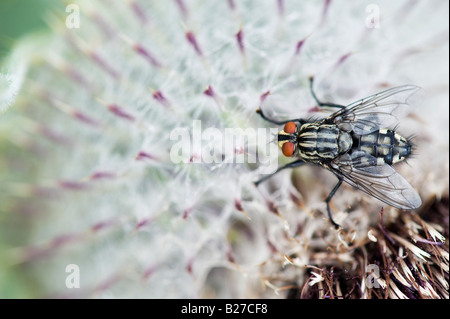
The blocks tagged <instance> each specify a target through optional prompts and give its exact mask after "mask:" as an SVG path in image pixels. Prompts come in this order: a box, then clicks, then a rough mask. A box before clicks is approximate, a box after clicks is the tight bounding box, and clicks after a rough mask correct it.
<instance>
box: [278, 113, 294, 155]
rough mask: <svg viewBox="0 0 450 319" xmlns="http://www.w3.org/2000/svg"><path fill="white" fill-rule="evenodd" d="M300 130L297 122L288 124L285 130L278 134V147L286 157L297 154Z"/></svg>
mask: <svg viewBox="0 0 450 319" xmlns="http://www.w3.org/2000/svg"><path fill="white" fill-rule="evenodd" d="M298 129H299V127H298V125H297V124H296V123H295V122H287V123H286V124H285V125H284V128H283V130H281V131H280V132H278V146H279V147H280V149H281V151H282V152H283V155H284V156H286V157H291V156H292V155H294V154H295V152H296V148H297V133H298Z"/></svg>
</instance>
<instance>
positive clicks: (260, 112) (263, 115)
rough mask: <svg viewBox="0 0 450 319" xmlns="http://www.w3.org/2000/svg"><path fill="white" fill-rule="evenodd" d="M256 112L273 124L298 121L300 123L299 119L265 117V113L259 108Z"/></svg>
mask: <svg viewBox="0 0 450 319" xmlns="http://www.w3.org/2000/svg"><path fill="white" fill-rule="evenodd" d="M256 113H258V114H259V115H260V116H261V117H262V118H263V119H264V120H266V121H267V122H270V123H273V124H277V125H283V124H286V123H287V122H299V123H301V121H300V120H287V121H275V120H272V119H270V118H268V117H266V115H265V114H264V113H263V111H262V110H261V109H257V110H256Z"/></svg>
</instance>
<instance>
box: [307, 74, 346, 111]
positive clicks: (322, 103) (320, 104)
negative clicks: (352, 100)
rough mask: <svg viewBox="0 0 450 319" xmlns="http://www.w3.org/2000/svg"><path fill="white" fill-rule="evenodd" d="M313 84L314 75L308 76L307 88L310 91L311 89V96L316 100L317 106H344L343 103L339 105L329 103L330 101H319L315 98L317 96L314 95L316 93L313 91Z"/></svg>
mask: <svg viewBox="0 0 450 319" xmlns="http://www.w3.org/2000/svg"><path fill="white" fill-rule="evenodd" d="M313 84H314V77H312V76H311V77H309V89H310V91H311V95H312V96H313V98H314V100H315V101H316V103H317V104H318V105H319V106H322V107H323V106H328V107H337V108H340V109H343V108H344V107H345V105H341V104H336V103H331V102H321V101H319V99H318V98H317V96H316V93H314V88H313V86H314V85H313Z"/></svg>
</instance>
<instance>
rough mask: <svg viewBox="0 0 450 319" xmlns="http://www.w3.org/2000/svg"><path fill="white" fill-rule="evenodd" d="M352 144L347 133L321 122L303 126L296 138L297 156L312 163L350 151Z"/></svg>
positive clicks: (330, 158)
mask: <svg viewBox="0 0 450 319" xmlns="http://www.w3.org/2000/svg"><path fill="white" fill-rule="evenodd" d="M352 144H353V140H352V137H351V135H350V134H349V133H347V132H345V131H342V130H340V129H339V128H338V127H337V126H336V125H333V124H324V123H322V122H314V123H305V124H303V125H302V126H301V127H300V130H299V132H298V136H297V145H298V155H299V156H300V157H302V158H303V159H305V160H307V161H312V162H321V161H324V160H332V159H334V158H336V157H337V156H339V155H340V154H343V153H345V152H347V151H348V150H350V148H351V147H352Z"/></svg>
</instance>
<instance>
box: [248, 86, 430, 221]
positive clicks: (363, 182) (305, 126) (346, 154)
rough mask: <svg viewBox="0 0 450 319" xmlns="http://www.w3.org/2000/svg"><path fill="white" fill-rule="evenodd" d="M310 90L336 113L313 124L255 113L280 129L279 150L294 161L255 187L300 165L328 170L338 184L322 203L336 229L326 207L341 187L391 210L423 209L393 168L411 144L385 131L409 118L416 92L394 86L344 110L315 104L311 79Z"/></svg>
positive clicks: (338, 106) (415, 88) (418, 197)
mask: <svg viewBox="0 0 450 319" xmlns="http://www.w3.org/2000/svg"><path fill="white" fill-rule="evenodd" d="M310 89H311V94H312V96H313V98H314V100H315V101H316V102H317V104H318V106H319V107H331V108H337V109H338V110H337V111H336V112H334V113H333V114H331V115H330V116H328V117H326V118H324V119H320V120H317V121H311V120H309V121H308V120H304V119H293V120H288V121H277V120H273V119H270V118H268V117H267V116H266V115H265V114H264V113H263V111H262V110H261V109H258V110H256V112H257V113H258V114H259V115H260V116H261V117H262V118H263V119H265V120H266V121H269V122H271V123H274V124H277V125H284V128H283V130H281V131H280V132H279V133H278V146H279V147H280V149H281V151H282V153H283V155H284V156H286V157H292V158H295V161H293V162H291V163H289V164H287V165H285V166H282V167H280V168H278V169H277V170H276V171H275V172H274V173H273V174H270V175H267V176H265V177H263V178H262V179H260V180H259V181H257V182H255V184H256V185H258V184H259V183H261V182H263V181H265V180H267V179H268V178H270V177H271V176H273V175H274V174H276V173H278V172H280V171H281V170H284V169H286V168H294V167H298V166H302V165H304V164H316V165H320V166H322V167H324V168H326V169H328V170H329V171H331V172H333V173H334V175H335V176H336V177H337V179H338V182H337V184H336V185H335V186H334V188H333V189H332V190H331V192H330V194H329V195H328V197H327V198H326V199H325V203H326V205H327V212H328V217H329V219H330V221H331V223H332V224H333V225H334V226H335V227H336V228H338V227H339V225H338V224H336V223H335V222H334V220H333V218H332V215H331V210H330V204H329V203H330V200H331V198H332V197H333V195H334V194H335V193H336V191H337V190H338V189H339V187H340V186H341V184H342V182H346V183H348V184H350V185H352V186H353V187H355V188H357V189H359V190H361V191H363V192H365V193H367V194H369V195H371V196H373V197H375V198H377V199H379V200H380V201H382V202H384V203H386V204H389V205H391V206H393V207H396V208H400V209H405V210H409V209H415V208H418V207H419V206H420V205H421V204H422V200H421V199H420V196H419V195H418V194H417V192H416V191H415V190H414V188H412V187H411V185H410V184H409V183H408V182H407V181H406V180H405V179H404V178H403V177H402V176H401V175H400V174H399V173H397V172H396V171H395V170H394V168H393V167H392V165H394V164H396V163H398V162H401V161H403V160H405V159H407V158H408V157H409V156H410V155H411V148H412V146H411V141H410V140H409V139H407V138H404V137H403V136H401V135H399V134H398V133H397V132H396V131H395V129H388V128H387V127H393V126H395V125H396V124H397V122H398V121H399V118H401V117H402V116H404V115H406V113H408V108H409V107H408V99H409V98H410V97H411V96H412V95H413V94H414V93H416V92H417V91H418V90H419V87H417V86H414V85H403V86H398V87H394V88H391V89H388V90H385V91H382V92H380V93H377V94H374V95H371V96H369V97H366V98H364V99H361V100H359V101H356V102H354V103H351V104H349V105H347V106H344V105H340V104H335V103H328V102H321V101H319V99H318V98H317V96H316V94H315V93H314V90H313V78H310Z"/></svg>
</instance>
